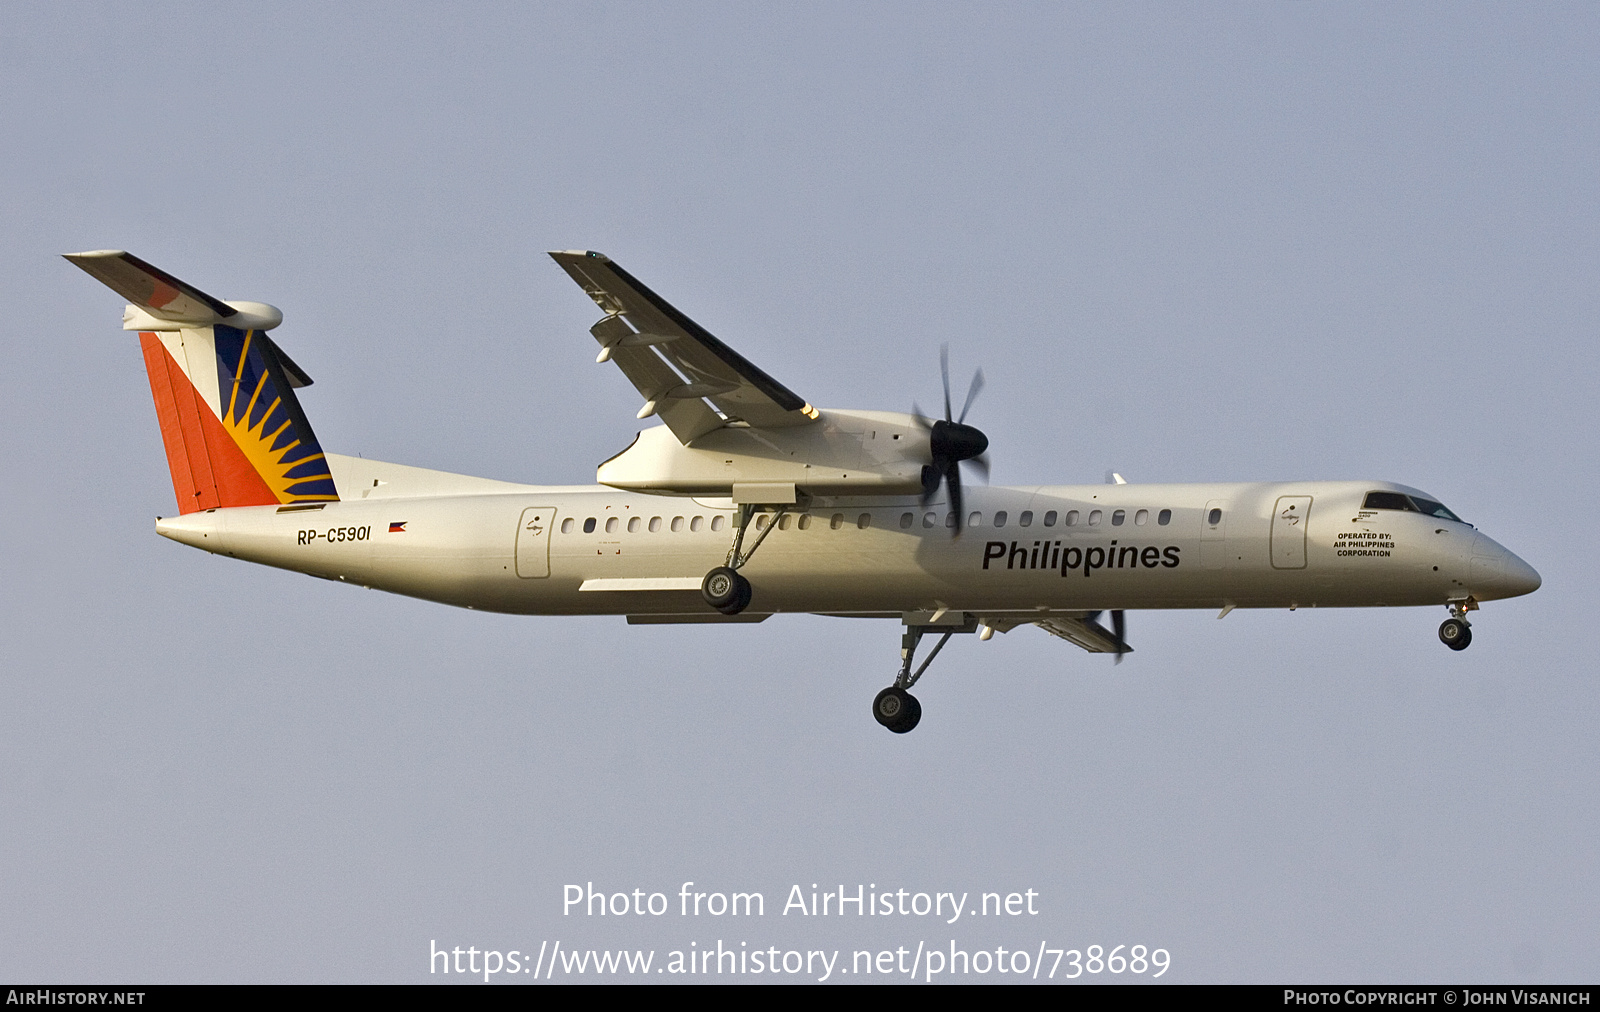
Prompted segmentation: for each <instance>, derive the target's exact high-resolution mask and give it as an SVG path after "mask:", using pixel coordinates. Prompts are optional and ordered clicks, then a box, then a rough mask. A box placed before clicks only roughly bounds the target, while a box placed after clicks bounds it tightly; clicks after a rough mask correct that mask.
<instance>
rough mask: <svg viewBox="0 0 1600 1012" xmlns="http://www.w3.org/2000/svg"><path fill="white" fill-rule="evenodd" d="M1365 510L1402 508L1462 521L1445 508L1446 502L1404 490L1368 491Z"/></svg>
mask: <svg viewBox="0 0 1600 1012" xmlns="http://www.w3.org/2000/svg"><path fill="white" fill-rule="evenodd" d="M1361 508H1362V509H1364V510H1402V511H1404V512H1406V513H1423V514H1426V515H1428V516H1430V517H1439V518H1441V519H1443V520H1454V521H1456V522H1457V523H1461V522H1462V520H1461V518H1460V517H1458V516H1456V515H1455V514H1454V513H1452V512H1450V510H1448V509H1446V508H1445V505H1444V503H1442V502H1435V501H1434V500H1432V499H1424V498H1422V497H1421V496H1417V495H1406V494H1404V493H1402V492H1368V493H1367V499H1366V501H1365V502H1363V503H1362V504H1361Z"/></svg>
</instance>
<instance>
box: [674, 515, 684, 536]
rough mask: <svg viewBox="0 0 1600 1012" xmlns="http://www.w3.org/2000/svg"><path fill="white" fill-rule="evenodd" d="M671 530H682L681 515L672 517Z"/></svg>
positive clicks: (675, 531)
mask: <svg viewBox="0 0 1600 1012" xmlns="http://www.w3.org/2000/svg"><path fill="white" fill-rule="evenodd" d="M672 530H673V533H677V532H678V531H681V530H683V517H673V518H672Z"/></svg>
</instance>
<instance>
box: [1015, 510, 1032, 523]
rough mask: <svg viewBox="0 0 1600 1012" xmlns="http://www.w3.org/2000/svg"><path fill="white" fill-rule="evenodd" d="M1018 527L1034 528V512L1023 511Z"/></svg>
mask: <svg viewBox="0 0 1600 1012" xmlns="http://www.w3.org/2000/svg"><path fill="white" fill-rule="evenodd" d="M1017 526H1019V527H1032V526H1033V510H1023V511H1022V515H1021V516H1019V517H1017Z"/></svg>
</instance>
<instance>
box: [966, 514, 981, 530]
mask: <svg viewBox="0 0 1600 1012" xmlns="http://www.w3.org/2000/svg"><path fill="white" fill-rule="evenodd" d="M967 526H968V527H982V526H983V514H982V513H977V512H974V513H969V514H967Z"/></svg>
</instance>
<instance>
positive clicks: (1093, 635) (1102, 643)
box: [1033, 612, 1133, 654]
mask: <svg viewBox="0 0 1600 1012" xmlns="http://www.w3.org/2000/svg"><path fill="white" fill-rule="evenodd" d="M1033 624H1034V625H1036V626H1038V627H1039V628H1040V629H1043V630H1044V631H1045V632H1047V633H1049V634H1050V635H1052V636H1059V637H1060V638H1061V639H1064V640H1066V641H1067V642H1068V643H1071V644H1073V645H1074V646H1078V647H1082V648H1083V649H1085V650H1087V651H1089V652H1090V653H1091V654H1114V653H1117V652H1118V648H1119V646H1120V649H1121V652H1122V653H1125V654H1131V653H1133V648H1132V647H1130V646H1128V645H1127V644H1125V643H1124V644H1120V645H1119V644H1118V643H1117V637H1116V635H1115V634H1114V633H1112V632H1111V630H1110V629H1107V628H1106V627H1105V626H1103V625H1101V624H1100V623H1098V622H1096V621H1095V620H1094V619H1092V618H1090V617H1089V616H1088V613H1087V612H1086V613H1084V614H1083V615H1081V616H1077V615H1051V616H1050V617H1049V618H1045V619H1039V620H1038V621H1036V622H1034V623H1033Z"/></svg>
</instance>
